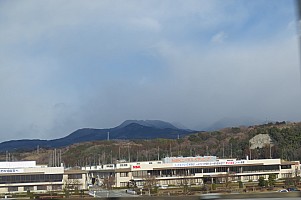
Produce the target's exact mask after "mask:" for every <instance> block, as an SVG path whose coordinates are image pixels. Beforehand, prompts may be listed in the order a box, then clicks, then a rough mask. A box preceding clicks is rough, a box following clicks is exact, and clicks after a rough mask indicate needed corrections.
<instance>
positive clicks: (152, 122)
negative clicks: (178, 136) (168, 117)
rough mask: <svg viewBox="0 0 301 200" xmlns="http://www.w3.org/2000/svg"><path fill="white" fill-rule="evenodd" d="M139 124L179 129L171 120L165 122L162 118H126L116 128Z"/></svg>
mask: <svg viewBox="0 0 301 200" xmlns="http://www.w3.org/2000/svg"><path fill="white" fill-rule="evenodd" d="M133 123H135V124H139V125H142V126H147V127H153V128H159V129H165V128H170V129H178V128H177V127H176V126H174V125H172V124H171V123H169V122H164V121H161V120H126V121H124V122H123V123H122V124H120V125H119V126H117V127H116V128H123V127H125V126H127V125H129V124H133Z"/></svg>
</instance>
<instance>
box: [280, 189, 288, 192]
mask: <svg viewBox="0 0 301 200" xmlns="http://www.w3.org/2000/svg"><path fill="white" fill-rule="evenodd" d="M278 192H288V190H287V189H282V190H278Z"/></svg>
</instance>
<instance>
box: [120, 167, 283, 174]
mask: <svg viewBox="0 0 301 200" xmlns="http://www.w3.org/2000/svg"><path fill="white" fill-rule="evenodd" d="M278 170H279V165H258V166H243V167H236V166H235V167H215V168H189V169H187V168H186V169H166V170H144V171H134V172H132V175H133V176H134V177H146V176H161V177H170V176H191V175H194V174H196V173H216V172H228V173H231V174H233V173H252V172H271V171H278ZM120 175H121V174H120ZM123 175H125V174H122V175H121V176H123Z"/></svg>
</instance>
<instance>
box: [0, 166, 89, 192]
mask: <svg viewBox="0 0 301 200" xmlns="http://www.w3.org/2000/svg"><path fill="white" fill-rule="evenodd" d="M66 185H67V186H68V187H72V188H73V189H75V188H77V189H79V190H80V189H86V188H87V187H86V186H87V183H86V172H85V171H82V170H65V169H64V167H47V166H46V165H36V161H20V162H0V193H2V194H5V193H19V192H27V191H28V190H29V191H31V192H47V191H54V190H55V191H61V190H62V189H64V187H65V186H66ZM72 188H71V189H72Z"/></svg>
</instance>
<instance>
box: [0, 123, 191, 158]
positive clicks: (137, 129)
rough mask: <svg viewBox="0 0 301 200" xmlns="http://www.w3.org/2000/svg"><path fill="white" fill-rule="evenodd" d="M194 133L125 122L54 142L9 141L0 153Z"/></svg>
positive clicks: (78, 132)
mask: <svg viewBox="0 0 301 200" xmlns="http://www.w3.org/2000/svg"><path fill="white" fill-rule="evenodd" d="M193 132H195V131H191V130H184V129H179V128H176V127H175V126H173V125H172V124H170V123H168V122H164V121H160V120H127V121H125V122H123V123H122V124H120V125H119V126H117V127H115V128H110V129H92V128H83V129H78V130H76V131H74V132H73V133H71V134H69V135H67V136H66V137H63V138H58V139H54V140H11V141H6V142H2V143H0V152H3V151H18V150H20V151H21V150H33V149H35V148H36V147H37V146H39V147H40V148H60V147H64V146H69V145H72V144H75V143H82V142H88V141H96V140H107V139H108V137H109V139H110V140H135V139H155V138H169V139H174V138H177V137H178V136H180V137H183V136H185V135H187V134H190V133H193Z"/></svg>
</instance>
